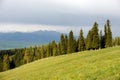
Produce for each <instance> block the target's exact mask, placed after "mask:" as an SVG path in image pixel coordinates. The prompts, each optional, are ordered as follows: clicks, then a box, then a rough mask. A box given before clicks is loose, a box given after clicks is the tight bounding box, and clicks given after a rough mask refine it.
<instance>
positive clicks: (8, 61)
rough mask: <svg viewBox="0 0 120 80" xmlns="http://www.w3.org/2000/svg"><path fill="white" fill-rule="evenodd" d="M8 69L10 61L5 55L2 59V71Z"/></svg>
mask: <svg viewBox="0 0 120 80" xmlns="http://www.w3.org/2000/svg"><path fill="white" fill-rule="evenodd" d="M8 69H10V59H9V55H8V54H6V55H4V57H3V71H6V70H8Z"/></svg>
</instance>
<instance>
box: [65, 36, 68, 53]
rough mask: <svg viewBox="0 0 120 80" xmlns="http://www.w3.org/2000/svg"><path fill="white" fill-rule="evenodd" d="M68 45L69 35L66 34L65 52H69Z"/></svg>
mask: <svg viewBox="0 0 120 80" xmlns="http://www.w3.org/2000/svg"><path fill="white" fill-rule="evenodd" d="M67 47H68V37H67V35H65V53H66V54H67Z"/></svg>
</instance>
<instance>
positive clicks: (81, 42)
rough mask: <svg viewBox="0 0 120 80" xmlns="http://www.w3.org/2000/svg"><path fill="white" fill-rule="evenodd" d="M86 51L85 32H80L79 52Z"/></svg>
mask: <svg viewBox="0 0 120 80" xmlns="http://www.w3.org/2000/svg"><path fill="white" fill-rule="evenodd" d="M84 50H85V41H84V36H83V30H82V29H81V30H80V34H79V39H78V51H84Z"/></svg>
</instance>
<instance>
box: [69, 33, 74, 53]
mask: <svg viewBox="0 0 120 80" xmlns="http://www.w3.org/2000/svg"><path fill="white" fill-rule="evenodd" d="M75 51H76V40H75V38H74V35H73V32H72V31H70V33H69V39H68V49H67V53H73V52H75Z"/></svg>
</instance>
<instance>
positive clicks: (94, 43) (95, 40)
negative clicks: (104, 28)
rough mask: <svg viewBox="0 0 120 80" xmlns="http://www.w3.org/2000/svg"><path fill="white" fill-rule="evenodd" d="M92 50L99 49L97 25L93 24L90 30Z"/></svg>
mask: <svg viewBox="0 0 120 80" xmlns="http://www.w3.org/2000/svg"><path fill="white" fill-rule="evenodd" d="M91 37H92V49H98V48H99V34H98V24H97V23H96V22H95V23H94V25H93V28H92V36H91Z"/></svg>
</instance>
